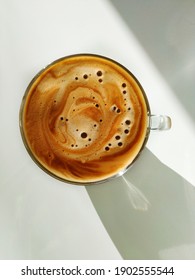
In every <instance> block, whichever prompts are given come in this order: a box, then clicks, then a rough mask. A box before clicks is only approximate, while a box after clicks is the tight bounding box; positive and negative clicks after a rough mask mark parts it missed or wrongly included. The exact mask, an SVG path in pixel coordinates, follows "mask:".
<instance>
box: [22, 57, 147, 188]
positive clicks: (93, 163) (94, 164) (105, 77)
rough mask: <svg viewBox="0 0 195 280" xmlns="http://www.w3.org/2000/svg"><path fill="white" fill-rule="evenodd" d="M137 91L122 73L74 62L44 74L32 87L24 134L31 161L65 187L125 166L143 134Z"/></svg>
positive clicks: (92, 60) (107, 65)
mask: <svg viewBox="0 0 195 280" xmlns="http://www.w3.org/2000/svg"><path fill="white" fill-rule="evenodd" d="M146 118H147V109H146V106H145V103H144V99H143V97H142V93H141V90H140V89H139V87H138V86H137V84H136V82H135V81H134V79H133V78H132V76H131V75H130V74H129V73H127V72H126V71H125V70H124V69H123V68H122V67H120V66H119V65H116V64H114V63H112V62H111V61H109V60H108V61H107V60H105V59H103V58H99V57H94V56H92V57H91V56H82V57H79V56H75V57H71V58H66V59H64V60H61V61H58V62H57V63H56V64H52V65H51V66H49V67H48V68H46V69H45V71H44V72H42V74H40V76H39V77H38V78H37V80H35V81H34V83H33V84H32V85H31V87H30V89H29V92H28V94H27V95H26V100H25V106H24V110H23V128H24V134H25V138H26V141H27V144H28V146H29V147H30V149H31V151H32V153H33V155H34V156H35V158H36V159H37V160H38V161H39V162H40V163H41V165H43V166H44V167H45V168H46V169H48V170H49V171H50V172H52V173H54V174H55V175H57V176H59V177H60V178H64V179H67V180H70V181H76V182H83V183H85V182H88V181H98V180H102V179H105V178H106V177H107V176H108V177H109V176H112V175H114V174H115V173H117V172H119V171H120V170H122V169H124V168H125V166H127V165H129V164H130V163H131V162H132V161H133V159H134V158H135V156H136V154H137V152H138V151H139V150H140V148H141V146H142V144H143V142H144V139H145V134H146V129H147V119H146Z"/></svg>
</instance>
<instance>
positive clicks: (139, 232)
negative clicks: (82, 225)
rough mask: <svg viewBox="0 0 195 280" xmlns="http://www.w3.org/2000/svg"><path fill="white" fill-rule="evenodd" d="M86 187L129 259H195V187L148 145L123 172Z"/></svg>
mask: <svg viewBox="0 0 195 280" xmlns="http://www.w3.org/2000/svg"><path fill="white" fill-rule="evenodd" d="M86 190H87V192H88V195H89V197H90V199H91V201H92V203H93V205H94V207H95V209H96V211H97V213H98V215H99V217H100V219H101V221H102V223H103V225H104V226H105V228H106V230H107V232H108V234H109V235H110V238H111V239H112V241H113V243H114V244H115V246H116V248H117V249H118V251H119V252H120V254H121V256H122V257H123V258H124V259H195V210H194V205H195V189H194V187H193V185H191V184H190V183H189V182H187V181H186V180H185V179H184V178H183V177H182V176H180V175H179V174H177V173H176V172H175V171H173V170H172V169H170V168H169V167H167V166H166V165H164V164H163V163H161V162H160V160H158V159H157V158H156V157H155V156H154V155H153V154H152V152H150V151H149V150H148V149H147V148H145V149H144V151H143V152H142V155H141V156H140V157H139V158H138V159H137V161H136V162H135V163H134V165H133V166H132V167H131V168H130V169H129V170H128V171H127V172H126V173H125V174H124V175H123V176H121V177H119V178H116V179H114V180H111V181H109V182H106V183H103V184H100V185H91V186H87V187H86Z"/></svg>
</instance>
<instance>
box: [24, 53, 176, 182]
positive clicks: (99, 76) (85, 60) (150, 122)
mask: <svg viewBox="0 0 195 280" xmlns="http://www.w3.org/2000/svg"><path fill="white" fill-rule="evenodd" d="M94 61H95V62H94ZM71 63H72V64H71ZM93 63H96V64H98V63H99V65H98V67H99V68H100V67H101V64H104V66H102V67H103V68H101V71H100V70H99V71H96V73H95V72H93V70H92V72H93V74H92V72H91V73H89V72H87V71H88V70H89V69H88V68H86V69H85V70H86V71H85V72H83V75H82V76H81V74H78V73H79V72H78V69H79V68H78V69H77V72H78V73H76V72H74V75H75V76H74V85H73V86H72V85H70V81H66V80H67V77H66V72H67V73H69V70H66V71H65V70H62V69H65V68H63V67H66V65H71V67H72V65H76V64H79V66H80V64H81V66H80V67H81V68H82V67H83V65H88V64H89V65H90V67H91V65H92V64H93ZM96 64H94V65H96ZM64 65H65V66H64ZM79 66H78V67H79ZM68 67H69V68H70V69H71V67H70V66H68ZM109 67H110V68H109ZM69 68H67V69H69ZM72 68H74V67H72ZM99 68H98V69H99ZM112 68H113V69H114V70H113V71H115V72H117V71H118V72H120V74H119V75H118V76H116V77H117V79H119V80H120V79H121V77H122V79H123V76H124V77H125V79H126V80H127V82H129V81H131V82H132V85H133V83H134V85H133V86H132V88H133V87H134V88H137V90H138V91H139V95H140V97H139V98H141V100H142V103H144V104H143V105H144V106H145V108H146V109H145V113H144V114H145V115H146V116H145V118H146V122H147V124H146V126H147V127H146V129H145V132H144V135H143V136H144V137H143V141H142V144H141V146H140V147H139V149H138V150H136V154H135V155H134V157H133V158H132V160H131V161H127V162H126V163H125V164H123V166H122V168H121V169H119V168H117V169H116V171H115V172H112V174H110V173H108V174H104V176H103V177H98V176H96V178H95V179H94V178H93V179H90V178H89V179H85V180H83V179H82V180H79V179H75V178H74V177H71V176H67V177H66V176H65V177H64V176H61V175H59V173H58V172H57V171H55V170H52V168H50V166H49V165H48V166H47V164H46V163H45V162H44V161H42V159H41V157H42V158H43V157H46V156H45V155H44V156H43V155H41V156H39V155H38V154H36V149H38V147H39V146H41V140H38V138H37V140H36V141H37V142H39V141H40V142H39V143H37V148H35V149H34V150H33V147H34V146H35V145H36V143H33V144H32V145H31V142H30V141H31V140H29V139H30V138H29V136H28V135H30V134H28V130H29V131H30V130H31V128H32V127H33V126H35V128H34V131H35V133H34V134H35V136H34V139H35V138H36V134H38V133H39V130H40V127H41V129H42V128H44V127H49V125H48V124H46V125H43V126H39V123H41V122H42V118H43V116H44V115H45V114H46V113H45V111H48V110H49V109H48V106H46V107H44V108H45V109H44V110H45V111H44V110H43V111H39V109H37V110H38V111H35V112H33V113H32V117H31V118H33V116H35V115H36V117H35V121H34V122H33V120H31V119H30V118H29V120H28V121H27V117H26V116H27V115H28V111H30V110H31V109H32V108H33V106H34V105H31V107H30V105H29V104H30V101H29V100H30V98H31V99H33V98H34V97H32V96H33V94H34V96H35V97H36V95H37V96H38V90H37V88H39V87H40V88H41V86H42V84H44V86H45V85H46V86H45V92H43V93H41V94H47V95H48V96H49V95H50V96H51V97H50V98H49V99H48V100H49V102H50V103H51V100H52V98H53V95H54V94H53V93H52V92H51V93H50V92H49V91H48V88H49V87H50V86H47V83H50V80H49V79H48V82H47V80H44V79H46V78H45V77H47V75H50V74H51V73H52V75H54V76H55V75H56V76H59V77H60V80H59V79H57V84H59V83H60V85H62V82H63V81H64V82H63V83H69V84H67V87H66V86H65V84H63V88H64V89H63V90H64V92H66V89H67V91H68V94H69V95H71V94H72V92H73V90H70V88H71V87H72V88H73V89H74V92H76V94H78V93H79V90H80V88H85V92H87V91H88V88H87V87H89V86H88V84H87V83H90V79H93V78H94V77H93V75H94V76H95V78H96V80H97V81H96V80H93V83H97V84H99V85H98V87H99V88H101V89H102V92H103V91H104V87H106V86H108V84H109V83H111V82H110V81H107V84H106V82H105V81H104V78H105V80H106V75H108V74H109V69H111V71H112ZM56 69H57V70H56ZM82 69H83V68H82ZM87 69H88V70H87ZM90 69H91V68H90ZM60 71H61V72H60ZM63 71H64V74H62V72H63ZM58 72H59V73H60V74H59V73H58ZM56 73H57V74H56ZM86 73H87V74H86ZM94 73H95V74H94ZM103 73H104V75H103ZM58 74H59V75H58ZM52 75H51V76H52ZM63 75H64V76H63ZM79 75H80V76H79ZM116 75H117V74H116ZM69 79H70V77H69ZM107 79H108V77H107ZM128 79H129V80H128ZM81 80H82V81H81ZM126 80H125V81H126ZM121 81H122V80H121ZM41 83H42V84H41ZM76 83H78V84H76ZM112 83H115V81H112ZM121 83H122V82H121ZM40 85H41V86H40ZM113 85H114V86H115V87H117V85H116V83H115V84H113ZM124 85H125V87H126V88H125V90H124V88H123V93H125V94H126V92H127V91H128V87H127V86H126V84H125V83H124V82H123V83H122V87H124ZM127 85H128V83H127ZM78 88H79V90H78ZM99 88H98V89H93V90H92V89H90V90H92V91H93V94H92V93H90V95H88V97H87V98H88V99H90V98H92V95H94V96H93V98H94V100H95V99H96V97H97V100H98V98H99V96H100V95H101V94H102V93H101V92H98V90H99ZM60 90H61V89H60V88H59V92H60ZM112 90H115V89H114V88H113V87H112ZM53 91H54V90H53ZM61 91H62V90H61ZM77 91H78V93H77ZM99 91H101V90H99ZM129 91H132V89H131V85H130V87H129ZM54 92H56V91H54ZM52 94H53V95H52ZM60 94H61V93H60ZM79 94H80V93H79ZM84 94H86V93H84ZM97 94H98V96H97ZM135 94H138V93H136V91H135ZM29 96H30V97H29ZM42 96H43V95H42ZM38 98H39V96H38ZM67 98H68V97H67ZM74 98H75V97H74ZM79 98H80V99H81V96H79ZM136 98H137V97H136ZM94 100H91V101H89V104H88V106H90V107H91V106H92V101H94ZM125 100H126V99H125ZM129 100H130V99H129ZM27 101H28V102H27ZM33 102H34V103H33ZM33 102H32V104H36V99H35V98H34V101H33ZM43 102H44V100H43ZM52 102H53V105H52V106H56V100H55V98H54V99H53V101H52ZM97 102H98V101H97ZM39 103H40V104H41V103H42V100H40V102H39ZM65 103H68V101H67V100H66V101H65ZM93 104H95V103H94V102H93ZM65 105H66V104H65ZM105 105H106V104H105ZM68 106H69V107H70V106H72V105H71V103H69V105H68ZM82 106H83V105H82ZM93 106H94V105H93ZM95 106H96V108H95V107H94V108H95V109H94V108H93V110H98V111H97V113H99V112H100V109H101V108H99V105H98V104H95ZM34 107H36V106H34ZM50 107H51V106H50ZM55 108H56V107H55ZM112 108H114V107H112ZM115 109H116V108H115ZM115 109H113V110H115ZM32 110H33V109H32ZM104 110H105V109H104ZM73 111H74V110H73ZM119 111H120V109H119ZM51 112H54V113H55V110H54V107H52V109H51ZM51 112H50V113H49V114H50V115H51ZM115 112H116V110H115ZM135 112H136V109H135ZM120 114H122V112H120ZM37 115H40V117H39V118H37ZM58 117H59V116H58ZM65 118H66V117H65ZM60 119H61V120H60V121H61V123H62V122H63V127H64V126H65V125H67V124H65V121H64V117H60ZM116 120H117V119H116ZM58 121H59V120H58ZM69 121H70V120H69ZM108 121H109V120H108ZM48 122H49V121H48ZM50 122H51V120H50ZM55 122H56V120H55ZM27 123H30V125H27ZM36 125H37V131H36ZM58 126H59V125H58ZM95 126H96V124H95V125H94V127H95ZM27 127H28V128H27ZM170 128H171V119H170V117H168V116H165V115H153V114H151V110H150V106H149V102H148V99H147V96H146V94H145V92H144V90H143V88H142V86H141V84H140V83H139V81H138V80H137V79H136V77H135V76H134V75H133V74H132V73H131V72H130V71H129V70H128V69H126V68H125V67H124V66H123V65H121V64H120V63H118V62H116V61H114V60H112V59H110V58H107V57H104V56H100V55H95V54H76V55H71V56H67V57H63V58H60V59H58V60H56V61H54V62H52V63H51V64H49V65H48V66H47V67H45V68H44V69H43V70H41V71H40V72H39V73H38V74H37V75H36V76H35V77H34V78H33V79H32V81H31V82H30V84H29V85H28V87H27V89H26V92H25V94H24V97H23V100H22V103H21V107H20V131H21V135H22V139H23V142H24V145H25V147H26V149H27V151H28V153H29V154H30V156H31V158H32V159H33V160H34V161H35V163H36V164H37V165H38V166H39V167H41V168H42V169H43V170H44V171H45V172H47V173H48V174H49V175H51V176H53V177H54V178H56V179H59V180H62V181H64V182H67V183H71V184H79V185H90V184H97V183H103V182H106V181H108V180H110V179H113V178H116V177H119V176H121V175H123V174H124V173H125V172H126V171H127V170H128V169H129V168H130V167H131V166H132V164H133V163H134V162H135V161H136V159H137V157H138V156H139V155H140V153H141V151H142V150H143V149H144V147H145V146H146V143H147V140H148V137H149V135H150V131H151V130H156V131H163V130H168V129H170ZM60 129H64V128H62V126H61V128H60ZM67 130H68V129H67V128H66V131H67ZM77 130H78V129H77ZM50 132H51V131H50ZM63 133H64V132H63ZM58 134H59V131H58ZM85 134H86V133H85ZM49 135H50V136H51V138H52V137H53V134H51V133H50V134H49ZM56 135H57V134H56ZM50 136H49V137H48V135H47V141H49V140H48V138H50ZM64 137H65V135H64ZM82 137H83V138H85V137H86V136H85V135H84V134H83V135H82ZM40 139H41V138H40ZM89 140H90V141H91V139H89ZM33 141H34V140H33ZM36 141H34V142H36ZM47 141H46V142H47ZM57 141H58V140H57ZM82 141H83V139H82ZM46 142H45V143H46ZM109 145H110V146H111V144H109ZM71 146H72V147H73V146H74V149H75V146H78V145H73V144H72V145H71ZM88 146H89V144H88ZM61 147H62V146H61ZM50 148H51V145H50ZM107 149H110V148H109V147H108V145H107ZM42 150H45V147H44V146H42ZM75 151H76V150H74V152H75ZM53 152H55V151H53ZM51 154H52V151H51ZM48 157H50V164H52V163H51V155H50V154H48ZM102 158H103V157H102ZM105 158H106V157H105ZM115 158H116V157H113V160H112V161H114V160H115ZM54 160H55V159H53V161H54ZM71 160H72V159H70V162H71ZM63 164H65V165H66V163H63V161H61V165H63ZM99 164H100V165H101V164H102V165H103V164H104V162H103V161H102V163H101V162H100V163H99ZM65 165H64V166H65ZM116 165H117V162H116ZM58 166H59V164H58ZM79 166H80V167H79V168H80V171H81V173H82V172H83V171H84V170H85V168H86V165H85V163H84V164H83V165H82V164H80V165H79ZM61 167H62V166H59V168H61ZM63 168H64V167H63ZM63 168H61V169H63ZM78 172H79V171H78V170H77V173H78ZM94 172H96V171H95V170H94ZM78 176H79V175H78Z"/></svg>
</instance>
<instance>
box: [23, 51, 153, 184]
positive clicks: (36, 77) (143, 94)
mask: <svg viewBox="0 0 195 280" xmlns="http://www.w3.org/2000/svg"><path fill="white" fill-rule="evenodd" d="M74 57H86V58H87V57H97V58H101V59H104V60H107V61H110V62H112V63H113V64H116V65H117V66H119V67H121V68H122V69H123V70H125V72H127V74H129V75H130V76H131V77H132V78H133V80H134V81H135V82H136V84H137V85H138V87H139V89H140V91H141V93H142V96H143V98H144V101H145V106H146V109H147V117H148V119H149V118H150V115H151V111H150V105H149V102H148V98H147V95H146V93H145V91H144V89H143V87H142V85H141V84H140V82H139V81H138V79H137V78H136V77H135V76H134V74H133V73H132V72H131V71H130V70H129V69H128V68H126V67H125V66H124V65H122V64H121V63H119V62H117V61H116V60H114V59H112V58H109V57H106V56H103V55H99V54H92V53H78V54H72V55H68V56H63V57H61V58H58V59H56V60H54V61H52V62H51V63H49V64H47V65H46V66H45V67H43V68H42V69H41V70H40V71H38V72H37V74H35V75H34V77H33V78H32V79H31V81H30V82H29V84H28V86H27V88H26V90H25V92H24V95H23V97H22V101H21V105H20V109H19V128H20V133H21V137H22V140H23V144H24V146H25V148H26V150H27V152H28V154H29V155H30V157H31V159H32V160H33V161H34V162H35V163H36V165H37V166H38V167H39V168H41V169H42V170H43V171H44V172H46V173H47V174H48V175H50V176H51V177H53V178H55V179H57V180H59V181H62V182H64V183H68V184H72V185H82V186H85V185H96V184H101V183H105V182H108V181H110V180H112V179H115V178H118V177H120V176H122V175H124V173H126V171H127V170H128V169H129V168H130V167H131V166H132V165H133V164H134V162H135V161H136V160H137V158H138V157H139V155H140V154H141V152H142V150H143V149H144V147H145V146H146V143H147V141H148V138H149V134H150V126H149V121H148V124H147V129H146V134H145V137H144V141H143V143H142V146H141V148H140V150H139V152H138V153H137V155H136V156H135V158H134V159H133V161H132V162H131V163H130V164H128V165H127V166H126V167H125V168H124V169H122V170H121V171H118V172H117V173H116V174H114V175H110V176H108V177H106V178H104V179H100V180H94V181H86V182H85V181H74V180H69V179H66V178H62V177H60V176H58V175H57V174H55V173H53V172H51V171H49V170H48V169H47V167H45V166H44V165H43V164H42V163H41V162H40V161H39V160H38V159H37V158H36V156H35V155H34V154H33V152H32V151H31V149H30V147H29V145H28V142H27V140H26V137H25V133H24V129H23V110H24V107H25V102H26V98H27V96H28V94H29V90H30V88H31V86H32V85H33V84H34V82H35V81H36V80H37V79H38V78H39V77H40V76H41V74H42V73H44V72H45V71H46V70H47V69H49V68H50V67H51V66H52V65H55V64H57V63H59V62H60V61H64V60H66V59H69V58H74Z"/></svg>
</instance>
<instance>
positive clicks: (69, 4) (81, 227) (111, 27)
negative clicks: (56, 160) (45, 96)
mask: <svg viewBox="0 0 195 280" xmlns="http://www.w3.org/2000/svg"><path fill="white" fill-rule="evenodd" d="M122 2H123V1H121V3H122ZM130 2H131V1H129V3H130ZM132 3H135V1H133V2H132ZM187 3H188V1H187ZM186 5H187V4H186ZM190 19H191V20H192V17H190ZM148 20H150V19H149V18H148ZM192 24H195V22H193V23H192ZM143 25H144V22H143ZM171 30H172V32H173V27H172V29H171ZM184 31H185V30H184ZM184 31H183V32H184ZM178 36H179V34H178ZM186 36H187V35H186ZM181 40H182V39H181ZM194 52H195V51H194ZM194 52H193V54H194ZM75 53H97V54H101V55H104V56H108V57H110V58H113V59H115V60H117V61H118V62H120V63H122V64H123V65H124V66H126V67H127V68H129V69H130V70H131V71H132V72H133V73H134V74H135V76H136V77H137V78H138V79H139V81H140V82H141V84H142V85H143V87H144V89H145V91H146V93H147V96H148V99H149V102H150V106H151V110H152V112H153V113H154V114H166V115H169V116H171V118H172V123H173V126H172V129H171V130H169V131H166V132H156V133H153V132H152V133H151V135H150V139H149V141H148V143H147V147H146V149H145V151H144V152H143V154H142V155H141V156H140V158H139V160H138V161H137V162H136V163H135V165H134V166H133V167H132V168H131V169H130V171H129V172H128V173H127V174H126V176H125V177H124V179H119V180H118V179H117V180H115V181H112V182H110V183H108V184H104V185H99V186H91V187H87V188H85V187H84V186H74V185H70V184H65V183H62V182H60V181H57V180H55V179H53V178H52V177H50V176H49V175H47V174H45V173H44V172H43V171H42V170H41V169H39V168H38V167H37V166H36V165H35V163H34V162H33V161H32V160H31V158H30V157H29V155H28V154H27V152H26V150H25V148H24V145H23V142H22V139H21V136H20V131H19V108H20V103H21V99H22V96H23V94H24V91H25V89H26V87H27V85H28V83H29V82H30V80H31V79H32V77H33V76H34V75H35V74H36V73H37V72H38V71H39V70H40V69H42V68H43V67H44V66H45V65H47V64H48V63H50V62H52V61H53V60H55V59H57V58H60V57H63V56H66V55H70V54H75ZM190 63H191V64H190ZM194 69H195V63H194V56H192V57H191V59H189V67H188V68H186V71H189V75H191V77H192V72H193V71H194ZM184 70H185V69H184ZM173 75H174V73H173ZM175 76H176V75H174V78H175V79H176V78H177V79H178V83H179V82H181V79H182V77H181V75H178V76H176V77H175ZM194 76H195V75H194ZM188 90H191V91H192V88H189V89H188ZM184 94H185V92H184ZM190 98H191V100H189V104H191V103H192V102H193V103H194V104H195V95H191V97H190ZM0 100H1V102H0V131H1V134H0V135H1V136H0V156H1V161H0V259H123V258H124V259H129V258H130V259H144V258H145V259H195V188H194V186H195V141H194V140H195V123H194V121H195V119H194V118H193V117H192V115H190V114H189V112H188V110H187V109H186V107H184V106H183V104H182V102H181V100H180V99H179V98H178V96H177V92H175V91H174V90H173V88H171V87H170V85H169V83H168V82H167V80H166V79H165V77H164V76H163V75H161V73H160V71H159V70H158V68H157V67H156V65H155V64H154V62H153V60H152V58H151V56H148V54H147V52H146V50H145V48H144V44H141V43H139V41H138V40H137V38H136V34H135V33H133V32H132V30H131V28H129V26H128V25H126V23H125V21H124V20H123V18H122V17H121V16H120V14H119V13H118V12H117V10H116V9H115V8H114V6H113V5H112V3H111V2H110V1H108V0H94V1H91V0H71V1H67V0H55V1H46V0H33V1H24V0H17V1H14V0H0Z"/></svg>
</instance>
